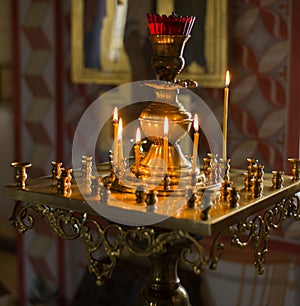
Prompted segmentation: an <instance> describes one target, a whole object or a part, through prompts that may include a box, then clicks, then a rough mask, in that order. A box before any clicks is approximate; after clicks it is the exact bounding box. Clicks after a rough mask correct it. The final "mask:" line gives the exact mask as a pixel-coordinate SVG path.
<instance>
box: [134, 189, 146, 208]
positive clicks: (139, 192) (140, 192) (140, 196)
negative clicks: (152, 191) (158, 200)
mask: <svg viewBox="0 0 300 306" xmlns="http://www.w3.org/2000/svg"><path fill="white" fill-rule="evenodd" d="M135 196H136V203H138V204H143V203H146V198H147V190H146V188H145V186H144V185H139V186H138V187H137V188H136V191H135Z"/></svg>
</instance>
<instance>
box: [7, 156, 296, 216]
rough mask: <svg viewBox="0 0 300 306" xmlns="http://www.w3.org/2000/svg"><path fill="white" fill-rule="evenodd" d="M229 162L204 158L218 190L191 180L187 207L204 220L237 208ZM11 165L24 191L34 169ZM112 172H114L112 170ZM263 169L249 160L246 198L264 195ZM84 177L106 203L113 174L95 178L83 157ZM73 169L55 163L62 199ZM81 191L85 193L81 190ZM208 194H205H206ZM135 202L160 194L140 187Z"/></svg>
mask: <svg viewBox="0 0 300 306" xmlns="http://www.w3.org/2000/svg"><path fill="white" fill-rule="evenodd" d="M288 161H289V162H291V163H292V171H291V172H292V177H291V179H292V180H293V181H298V180H299V179H300V159H295V158H293V159H292V158H291V159H288ZM229 162H230V160H228V161H227V163H226V167H225V169H224V164H223V165H222V166H221V167H223V168H220V163H219V162H218V159H217V156H215V155H213V154H208V156H207V157H206V158H204V165H203V174H204V176H205V179H206V180H209V181H210V183H214V181H218V179H216V177H217V176H219V175H220V173H221V171H222V169H223V170H224V172H223V179H222V180H221V184H220V188H219V189H210V188H206V189H205V188H204V189H200V190H199V189H198V188H197V184H195V185H194V184H193V178H191V185H190V186H187V187H186V196H185V198H186V206H187V207H188V208H195V207H199V208H200V210H201V218H202V219H203V220H206V219H208V218H209V211H210V209H211V208H212V206H216V204H220V203H222V205H223V206H224V203H225V205H227V206H228V207H230V208H234V207H237V206H238V203H239V200H240V189H239V188H238V187H236V186H234V184H233V183H234V182H233V181H232V180H231V179H230V165H229ZM11 165H12V166H13V167H14V168H15V170H16V182H17V187H21V188H25V187H26V179H27V172H26V169H27V168H29V167H31V163H28V162H13V163H11ZM111 173H112V171H111ZM272 175H273V176H272V188H273V189H280V188H282V187H283V184H284V177H283V175H284V172H283V171H272ZM263 176H264V166H263V165H262V164H259V163H258V160H257V159H253V158H248V159H247V171H245V172H244V181H243V183H244V188H243V190H242V191H244V192H246V195H247V197H251V198H258V197H260V196H262V194H263V188H264V179H263ZM81 178H82V181H81V183H82V182H84V183H83V184H84V191H85V192H86V193H87V194H91V195H94V196H98V197H99V200H100V199H101V200H102V201H106V200H107V198H108V197H109V195H110V194H111V192H110V186H111V184H112V183H113V180H115V179H116V178H115V177H114V176H113V175H110V176H108V177H105V178H102V177H99V176H98V175H96V176H94V175H93V169H92V157H90V156H83V157H82V167H81ZM71 181H72V169H71V168H68V167H63V163H62V162H52V185H53V186H56V188H57V193H58V194H59V195H63V196H71V194H72V186H71ZM81 191H82V190H81ZM204 191H205V192H204ZM135 195H136V203H138V204H141V205H143V204H144V205H146V206H153V205H155V204H156V203H157V202H158V196H157V195H158V193H157V191H156V190H147V187H146V186H145V185H137V187H136V190H135Z"/></svg>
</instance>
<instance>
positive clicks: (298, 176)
mask: <svg viewBox="0 0 300 306" xmlns="http://www.w3.org/2000/svg"><path fill="white" fill-rule="evenodd" d="M288 161H289V162H290V163H292V180H293V181H299V180H300V159H298V158H289V159H288Z"/></svg>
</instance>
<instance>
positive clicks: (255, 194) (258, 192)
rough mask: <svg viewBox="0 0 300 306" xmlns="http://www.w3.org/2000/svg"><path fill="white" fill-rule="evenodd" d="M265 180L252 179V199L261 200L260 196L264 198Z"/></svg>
mask: <svg viewBox="0 0 300 306" xmlns="http://www.w3.org/2000/svg"><path fill="white" fill-rule="evenodd" d="M263 188H264V185H263V180H262V179H258V178H256V177H254V178H252V179H251V187H250V189H251V195H252V198H259V197H260V196H262V193H263Z"/></svg>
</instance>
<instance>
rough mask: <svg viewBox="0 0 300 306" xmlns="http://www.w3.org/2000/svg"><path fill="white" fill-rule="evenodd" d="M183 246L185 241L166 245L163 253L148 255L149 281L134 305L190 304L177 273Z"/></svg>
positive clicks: (180, 305) (175, 305)
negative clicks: (149, 266) (166, 247)
mask: <svg viewBox="0 0 300 306" xmlns="http://www.w3.org/2000/svg"><path fill="white" fill-rule="evenodd" d="M185 246H186V243H185V245H184V243H181V244H180V243H179V244H176V245H173V246H168V249H167V251H166V252H165V253H162V254H154V255H152V256H150V257H149V259H150V264H151V270H150V276H149V282H148V284H147V285H146V286H145V287H144V288H143V289H142V290H141V292H140V293H139V296H138V300H137V303H136V306H151V305H156V306H191V304H190V299H189V296H188V293H187V291H186V290H185V288H184V287H183V286H182V285H181V284H180V279H179V277H178V274H177V266H178V262H179V260H180V254H181V253H182V248H184V247H185Z"/></svg>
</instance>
